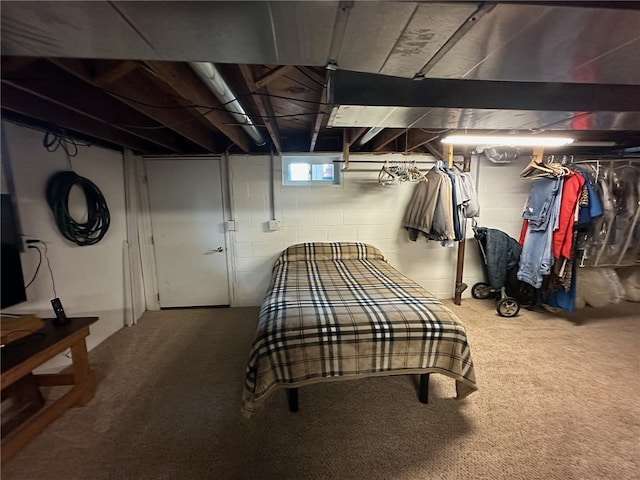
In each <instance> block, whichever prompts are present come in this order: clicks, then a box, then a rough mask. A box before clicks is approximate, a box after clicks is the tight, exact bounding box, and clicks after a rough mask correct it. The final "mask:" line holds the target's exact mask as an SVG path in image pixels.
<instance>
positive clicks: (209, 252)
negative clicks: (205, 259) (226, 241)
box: [204, 247, 224, 255]
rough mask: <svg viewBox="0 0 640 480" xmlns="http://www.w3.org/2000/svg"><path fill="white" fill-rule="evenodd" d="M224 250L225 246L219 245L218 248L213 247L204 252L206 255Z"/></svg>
mask: <svg viewBox="0 0 640 480" xmlns="http://www.w3.org/2000/svg"><path fill="white" fill-rule="evenodd" d="M222 252H224V248H223V247H218V248H216V249H213V248H212V249H210V250H207V251H206V252H204V254H205V255H211V254H212V253H222Z"/></svg>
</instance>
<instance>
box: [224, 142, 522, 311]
mask: <svg viewBox="0 0 640 480" xmlns="http://www.w3.org/2000/svg"><path fill="white" fill-rule="evenodd" d="M351 158H352V159H353V160H373V161H375V162H377V163H375V164H356V163H352V164H351V167H350V169H349V171H348V172H344V176H343V184H342V185H341V186H321V187H306V186H282V182H281V174H282V173H281V161H280V158H279V157H275V159H274V169H273V178H274V187H273V188H274V197H275V216H276V219H277V220H280V221H281V222H282V228H281V229H280V230H278V231H269V229H268V221H269V220H270V219H271V218H270V217H271V207H270V190H269V178H270V171H269V162H270V159H269V157H268V156H243V155H237V156H231V157H230V158H229V172H230V195H231V204H232V206H233V211H232V215H233V218H234V219H235V220H236V222H237V231H236V232H234V233H233V235H232V241H233V242H234V244H235V249H234V254H235V256H234V259H233V263H234V265H235V274H234V277H233V282H234V285H233V287H234V288H233V290H234V292H235V298H234V305H237V306H249V305H259V304H260V302H261V300H262V296H263V295H264V292H265V290H266V288H267V284H268V281H269V278H270V273H271V268H272V266H273V262H274V261H275V259H276V257H277V256H278V254H279V253H280V252H281V251H282V250H283V249H284V248H286V247H287V246H289V245H291V244H294V243H299V242H309V241H361V242H366V243H370V244H372V245H375V246H376V247H378V248H380V249H381V250H382V252H383V254H384V255H385V256H386V258H387V260H388V261H389V263H390V264H391V265H393V266H394V267H396V268H397V269H398V270H400V271H401V272H403V273H404V274H406V275H407V276H409V277H410V278H412V279H414V280H415V281H417V282H418V283H420V284H421V285H422V286H424V287H425V288H427V289H428V290H429V291H431V292H432V293H433V294H434V295H436V296H437V297H439V298H451V297H452V296H453V291H454V285H455V270H456V260H457V246H456V247H453V248H447V247H442V246H440V244H439V243H438V242H426V240H425V239H423V238H422V239H419V240H418V241H417V242H411V241H410V240H409V239H408V237H407V234H406V232H405V230H404V229H403V227H402V219H403V216H404V211H405V208H406V205H407V203H408V202H409V200H410V198H411V194H412V192H413V189H414V188H415V185H413V184H399V185H392V186H382V185H380V184H378V173H377V171H376V170H377V169H378V168H379V166H381V165H382V163H383V162H384V161H385V160H387V159H389V160H393V159H402V158H406V157H403V156H402V155H397V154H396V155H393V154H388V155H352V157H351ZM415 158H416V160H417V161H420V160H425V159H427V157H425V156H421V155H416V156H415ZM423 168H425V169H426V168H428V167H423ZM372 170H373V171H372ZM521 170H522V165H520V164H519V163H513V164H508V165H497V164H492V163H491V162H489V161H487V160H483V161H480V162H477V163H476V164H475V165H473V166H472V174H473V175H474V176H476V177H477V178H478V180H479V184H478V190H479V192H478V193H479V198H480V204H481V216H480V218H479V219H478V223H479V224H480V225H482V226H488V227H492V228H499V229H501V230H504V231H506V232H507V233H509V234H510V235H512V236H514V237H516V238H517V236H518V235H519V231H520V225H521V220H520V214H521V210H522V205H523V204H524V201H525V199H526V197H527V194H528V188H529V186H528V183H526V182H525V181H523V180H520V179H519V177H518V175H519V172H520V171H521ZM470 227H471V225H470V223H469V228H468V231H467V236H468V237H470V238H471V239H472V240H471V241H469V242H467V249H466V256H465V258H466V261H465V275H464V279H463V281H464V282H466V283H467V284H468V285H469V287H471V285H473V283H475V282H478V281H481V280H483V273H482V266H481V264H480V260H479V255H478V247H477V244H476V243H475V240H473V232H472V230H471V228H470ZM469 295H470V288H469V289H468V290H467V291H466V292H465V293H464V296H469Z"/></svg>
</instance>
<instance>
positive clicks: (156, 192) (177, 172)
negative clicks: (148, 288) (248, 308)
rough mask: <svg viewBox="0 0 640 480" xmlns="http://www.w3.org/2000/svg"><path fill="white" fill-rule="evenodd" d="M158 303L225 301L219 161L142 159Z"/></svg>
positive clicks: (179, 304)
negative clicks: (147, 193)
mask: <svg viewBox="0 0 640 480" xmlns="http://www.w3.org/2000/svg"><path fill="white" fill-rule="evenodd" d="M145 166H146V170H147V186H148V189H149V203H150V210H151V228H152V230H153V241H154V250H155V257H156V269H157V272H158V290H159V291H160V307H162V308H166V307H196V306H208V305H228V304H229V287H228V280H227V278H228V272H227V255H226V252H227V249H226V245H225V238H224V214H223V204H222V183H221V181H220V160H219V159H211V158H206V159H205V158H203V159H147V160H145Z"/></svg>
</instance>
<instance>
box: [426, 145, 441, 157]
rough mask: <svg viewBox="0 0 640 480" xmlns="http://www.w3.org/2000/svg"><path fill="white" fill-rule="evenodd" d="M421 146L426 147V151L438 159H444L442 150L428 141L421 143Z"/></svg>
mask: <svg viewBox="0 0 640 480" xmlns="http://www.w3.org/2000/svg"><path fill="white" fill-rule="evenodd" d="M423 147H424V148H426V149H427V151H428V152H429V153H430V154H431V155H433V156H434V157H436V158H437V159H438V160H443V159H444V154H443V152H442V150H439V149H438V148H436V147H435V146H433V145H431V144H430V143H425V144H424V145H423Z"/></svg>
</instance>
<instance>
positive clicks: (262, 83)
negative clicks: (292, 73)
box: [248, 65, 295, 90]
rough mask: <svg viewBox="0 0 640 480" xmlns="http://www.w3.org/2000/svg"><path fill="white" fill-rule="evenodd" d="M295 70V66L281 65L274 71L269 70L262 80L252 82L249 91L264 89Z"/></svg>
mask: <svg viewBox="0 0 640 480" xmlns="http://www.w3.org/2000/svg"><path fill="white" fill-rule="evenodd" d="M294 68H295V67H294V66H293V65H281V66H279V67H276V68H274V69H272V70H269V71H268V72H267V73H265V74H264V75H262V76H261V77H260V78H258V79H256V80H255V81H252V83H250V84H248V85H249V89H250V90H254V89H255V90H257V89H260V88H262V87H266V86H267V85H268V84H270V83H271V82H272V81H274V80H275V79H277V78H278V77H281V76H282V75H284V74H285V73H287V72H288V71H289V70H292V69H294Z"/></svg>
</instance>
